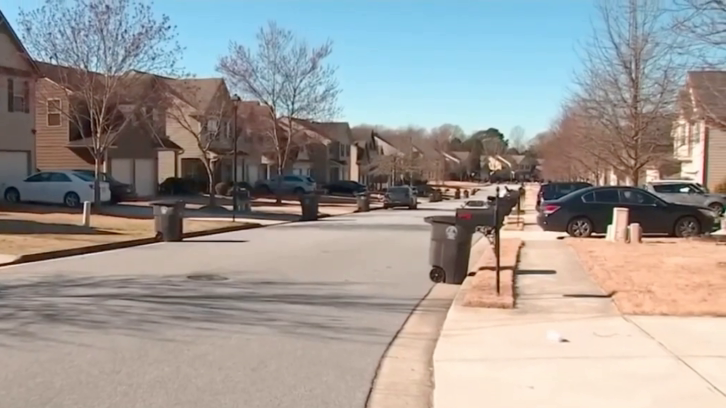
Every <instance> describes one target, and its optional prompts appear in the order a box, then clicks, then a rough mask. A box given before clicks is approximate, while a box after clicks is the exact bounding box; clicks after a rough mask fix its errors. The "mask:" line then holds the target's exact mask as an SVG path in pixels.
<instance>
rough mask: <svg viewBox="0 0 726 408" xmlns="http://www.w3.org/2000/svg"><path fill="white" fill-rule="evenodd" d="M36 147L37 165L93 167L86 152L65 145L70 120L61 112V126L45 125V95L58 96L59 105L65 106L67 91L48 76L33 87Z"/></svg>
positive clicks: (42, 166)
mask: <svg viewBox="0 0 726 408" xmlns="http://www.w3.org/2000/svg"><path fill="white" fill-rule="evenodd" d="M35 95H36V105H35V106H36V116H35V122H36V126H37V130H36V151H37V157H38V160H37V163H38V168H39V169H41V170H48V169H89V170H91V169H93V162H92V161H91V155H90V154H89V153H88V152H84V151H81V152H77V153H76V152H73V151H72V150H71V149H69V148H67V147H66V144H68V140H69V134H70V122H69V120H68V118H66V117H65V116H63V115H61V125H60V126H48V99H60V101H61V105H62V109H63V110H67V109H68V99H67V98H66V93H65V91H63V90H62V89H61V88H60V87H59V86H58V85H57V84H56V83H54V82H52V81H49V80H47V79H41V80H39V81H38V84H37V87H36V94H35Z"/></svg>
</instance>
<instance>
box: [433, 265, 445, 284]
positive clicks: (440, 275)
mask: <svg viewBox="0 0 726 408" xmlns="http://www.w3.org/2000/svg"><path fill="white" fill-rule="evenodd" d="M429 278H430V279H431V281H432V282H434V283H444V281H446V273H444V270H443V269H441V268H439V267H438V266H434V267H433V268H432V269H431V271H430V272H429Z"/></svg>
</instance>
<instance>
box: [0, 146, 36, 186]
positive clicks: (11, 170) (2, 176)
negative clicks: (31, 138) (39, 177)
mask: <svg viewBox="0 0 726 408" xmlns="http://www.w3.org/2000/svg"><path fill="white" fill-rule="evenodd" d="M29 158H30V153H29V152H6V151H5V152H4V151H0V184H3V183H10V182H15V181H16V180H21V179H23V178H25V177H27V176H28V171H29V169H28V163H29Z"/></svg>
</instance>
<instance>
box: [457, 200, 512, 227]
mask: <svg viewBox="0 0 726 408" xmlns="http://www.w3.org/2000/svg"><path fill="white" fill-rule="evenodd" d="M498 218H499V219H497V217H495V209H494V207H493V206H486V207H479V208H457V209H456V224H457V225H461V226H462V227H464V228H466V229H467V230H470V231H475V230H476V228H477V227H494V228H499V227H500V226H501V225H502V222H503V221H504V215H503V214H502V213H499V217H498Z"/></svg>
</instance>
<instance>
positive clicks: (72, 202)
mask: <svg viewBox="0 0 726 408" xmlns="http://www.w3.org/2000/svg"><path fill="white" fill-rule="evenodd" d="M63 204H65V205H66V207H71V208H77V207H80V206H81V198H80V197H78V194H76V193H73V192H70V193H66V195H65V196H63Z"/></svg>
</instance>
